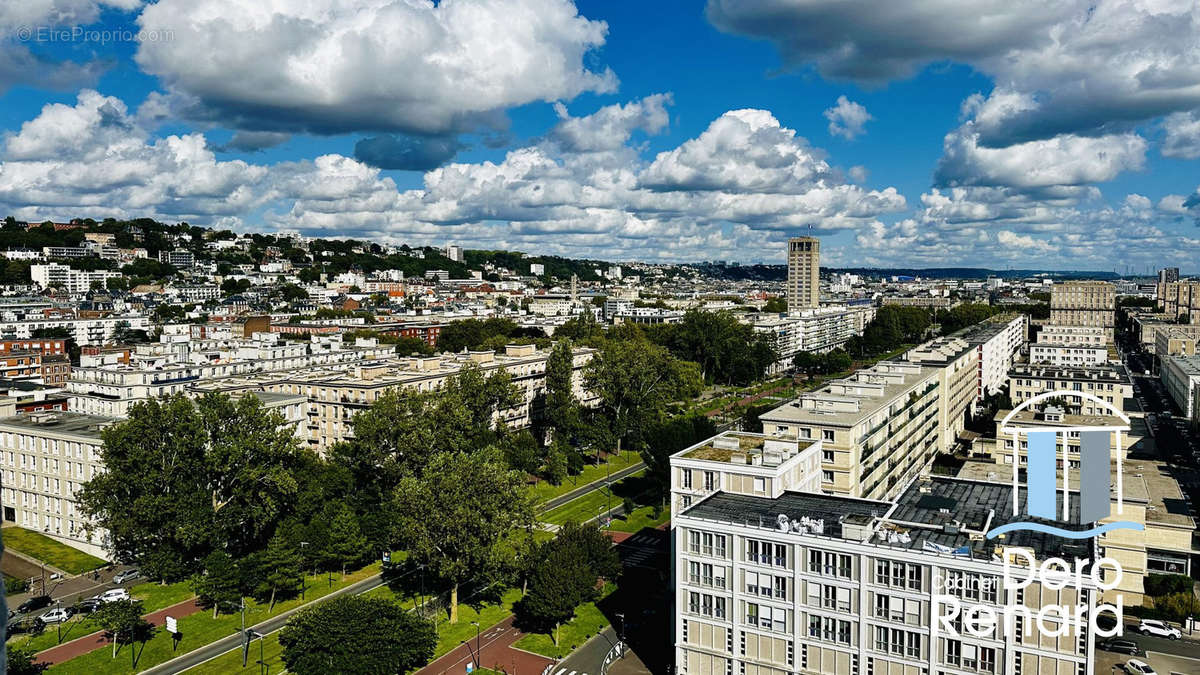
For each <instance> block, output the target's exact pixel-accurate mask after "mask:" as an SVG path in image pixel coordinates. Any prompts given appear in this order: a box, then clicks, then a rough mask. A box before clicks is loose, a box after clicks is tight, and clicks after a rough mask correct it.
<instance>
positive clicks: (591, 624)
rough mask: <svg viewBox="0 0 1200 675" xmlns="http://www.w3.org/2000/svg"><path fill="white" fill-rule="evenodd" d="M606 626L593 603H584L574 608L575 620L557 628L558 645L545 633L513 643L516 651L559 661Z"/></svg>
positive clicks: (612, 587) (609, 589) (609, 590)
mask: <svg viewBox="0 0 1200 675" xmlns="http://www.w3.org/2000/svg"><path fill="white" fill-rule="evenodd" d="M616 588H617V587H616V585H615V584H608V585H606V586H605V587H604V590H603V591H601V597H602V598H603V597H604V596H607V595H608V594H609V593H612V592H613V591H614V590H616ZM607 625H608V618H607V617H605V616H604V614H603V613H601V612H600V610H599V609H598V608H597V607H596V604H595V603H593V602H587V603H584V604H582V605H580V606H578V607H576V608H575V618H573V619H571V620H570V621H568V622H567V623H564V624H563V625H561V626H559V627H558V644H554V636H553V635H548V634H546V633H529V634H527V635H526V636H525V637H523V638H521V639H520V640H517V641H516V642H515V643H513V646H514V647H516V648H517V649H524V650H525V651H530V652H533V653H535V654H541V655H543V656H548V657H550V658H552V659H561V658H563V657H564V656H566V655H567V654H570V653H571V652H573V651H575V649H577V648H578V647H580V646H581V645H583V643H585V642H587V641H588V639H589V638H591V637H592V636H593V635H595V634H596V633H599V632H600V631H601V630H602V629H603V628H604V627H605V626H607Z"/></svg>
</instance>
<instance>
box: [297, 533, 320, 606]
mask: <svg viewBox="0 0 1200 675" xmlns="http://www.w3.org/2000/svg"><path fill="white" fill-rule="evenodd" d="M306 548H308V542H307V541H302V542H300V560H301V563H300V564H302V565H303V564H304V563H305V562H307V561H308V560H307V557H306V556H305V555H304V549H306ZM305 566H306V567H307V565H305ZM316 573H317V571H316V568H313V574H316ZM307 588H308V579H305V578H304V573H303V572H301V573H300V599H301V600H303V599H304V591H305V590H306V589H307Z"/></svg>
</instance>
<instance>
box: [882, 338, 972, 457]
mask: <svg viewBox="0 0 1200 675" xmlns="http://www.w3.org/2000/svg"><path fill="white" fill-rule="evenodd" d="M901 358H903V359H904V360H905V361H908V362H910V363H919V364H921V365H923V366H933V367H935V368H937V369H938V377H939V382H938V391H939V392H940V394H941V395H940V396H939V397H938V429H939V430H940V431H941V434H942V440H941V443H940V444H939V449H940V450H941V451H943V452H945V451H948V450H950V449H951V448H953V447H954V445H955V443H956V442H957V440H958V434H959V432H961V431H962V430H963V429H965V428H966V425H967V414H968V412H969V411H970V410H972V409H973V408H974V407H975V402H976V401H977V400H978V392H979V351H978V349H976V347H975V346H974V345H972V344H970V343H968V342H967V341H966V340H964V339H962V338H960V337H940V338H936V339H934V340H930V341H929V342H926V343H924V344H922V345H919V346H917V347H913V348H912V349H910V350H908V351H907V352H905V353H904V355H903V356H902V357H901Z"/></svg>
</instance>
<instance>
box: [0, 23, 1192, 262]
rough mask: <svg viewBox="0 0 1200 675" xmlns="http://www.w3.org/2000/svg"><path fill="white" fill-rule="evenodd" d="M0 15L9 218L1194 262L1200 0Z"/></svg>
mask: <svg viewBox="0 0 1200 675" xmlns="http://www.w3.org/2000/svg"><path fill="white" fill-rule="evenodd" d="M349 5H354V8H353V11H351V10H350V9H349V8H348V7H349ZM0 29H3V30H4V32H5V33H6V35H7V36H8V39H7V40H5V41H3V42H0V92H2V94H0V95H2V97H3V100H2V105H0V127H2V128H3V129H4V132H5V138H4V141H3V146H0V210H3V211H4V212H5V213H11V214H13V215H16V216H17V217H19V218H24V219H29V220H43V219H47V218H52V219H68V218H71V217H76V216H90V217H94V218H103V217H108V216H114V217H138V216H149V217H155V218H159V219H161V220H166V221H172V222H174V221H183V220H186V221H188V222H191V223H196V224H204V225H211V226H216V227H230V228H233V229H236V230H241V231H245V230H256V231H276V230H292V231H300V232H302V233H305V234H309V235H314V236H350V237H358V238H365V239H372V240H380V241H393V242H397V243H399V242H407V243H430V244H441V243H446V242H455V243H460V244H462V245H465V246H468V247H494V248H511V249H518V250H525V251H539V252H553V253H560V254H564V255H572V256H595V257H603V258H610V259H622V260H629V259H645V260H662V261H672V260H704V259H733V260H742V261H746V262H750V261H760V260H764V261H772V262H773V261H778V260H780V259H781V258H782V254H783V246H782V242H783V240H784V239H785V238H786V237H787V236H789V235H792V234H800V233H807V232H809V231H810V229H811V231H812V232H814V233H816V234H818V235H820V236H822V237H823V238H825V241H826V245H825V247H824V248H823V252H824V253H826V261H827V262H828V263H829V264H832V265H842V266H850V265H881V266H915V267H925V266H947V265H972V266H989V267H994V268H1004V267H1044V268H1049V269H1067V268H1071V269H1104V270H1114V269H1115V270H1117V271H1120V272H1125V271H1127V270H1132V271H1135V272H1143V271H1145V270H1147V269H1151V268H1154V267H1156V266H1161V265H1164V264H1172V265H1178V266H1180V267H1182V268H1184V270H1185V271H1192V272H1200V264H1198V263H1197V262H1196V261H1197V259H1198V256H1197V255H1196V253H1197V251H1198V250H1200V236H1198V234H1200V233H1198V232H1197V229H1196V223H1197V220H1198V219H1200V196H1198V192H1197V189H1198V183H1200V178H1198V176H1200V171H1197V162H1198V161H1200V93H1197V92H1200V82H1198V81H1197V80H1200V75H1197V73H1200V46H1198V45H1197V44H1196V41H1195V39H1194V36H1195V35H1196V34H1197V32H1198V29H1200V9H1198V8H1197V6H1196V3H1195V2H1178V3H1175V4H1174V5H1173V6H1171V5H1170V3H1167V5H1166V6H1160V5H1159V3H1150V2H1142V1H1140V0H1128V1H1123V2H1099V3H1095V2H1092V3H1076V2H1062V3H1053V4H1052V5H1050V4H1047V3H1040V2H1032V1H1029V2H1026V1H1025V0H1008V1H1006V2H993V1H992V0H979V1H978V2H974V3H964V2H943V1H942V0H931V1H929V2H921V3H916V2H914V3H895V6H893V5H887V6H885V7H880V6H879V5H877V4H875V3H869V2H865V1H858V0H852V1H850V2H836V3H835V2H815V1H808V0H763V1H762V2H758V3H744V2H735V1H734V0H710V2H709V3H708V5H707V6H704V5H701V4H699V3H694V2H675V1H664V2H656V3H613V2H599V1H587V2H578V3H576V4H572V3H571V2H569V1H568V0H470V1H464V0H452V1H450V2H442V3H439V4H437V5H434V4H430V3H424V2H418V1H416V0H364V1H363V2H361V3H344V2H337V1H335V0H313V1H309V2H305V3H296V4H289V3H286V2H275V3H249V4H248V3H239V2H236V1H235V0H187V1H185V0H160V1H159V2H157V3H143V2H141V1H140V0H48V2H46V3H37V4H36V6H18V7H10V8H7V9H4V10H0ZM106 31H107V32H106Z"/></svg>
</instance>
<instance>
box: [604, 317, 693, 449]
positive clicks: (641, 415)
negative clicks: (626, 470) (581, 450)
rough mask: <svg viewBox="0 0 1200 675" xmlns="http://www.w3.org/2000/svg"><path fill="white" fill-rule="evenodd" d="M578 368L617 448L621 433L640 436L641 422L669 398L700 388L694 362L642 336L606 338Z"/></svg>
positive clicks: (653, 415) (633, 437)
mask: <svg viewBox="0 0 1200 675" xmlns="http://www.w3.org/2000/svg"><path fill="white" fill-rule="evenodd" d="M584 373H585V375H584V377H585V379H586V381H587V385H588V387H590V388H591V390H592V391H593V392H595V393H596V395H597V396H599V397H600V406H601V408H602V409H603V410H604V412H605V414H606V415H607V417H608V421H609V428H610V430H611V433H612V436H613V438H614V439H615V441H616V446H617V451H618V452H619V451H620V450H621V442H622V441H623V440H625V439H627V438H628V439H630V440H633V441H634V442H635V443H638V442H640V439H641V435H642V433H643V431H644V429H645V427H646V425H647V424H648V423H649V422H650V421H651V420H655V419H657V418H658V416H659V415H660V414H661V413H662V410H663V408H664V406H665V405H666V404H667V403H668V402H669V401H673V400H676V399H680V398H683V397H685V396H688V395H691V394H693V393H695V392H697V391H699V389H700V378H699V374H698V373H697V372H696V370H695V368H694V367H689V365H687V364H684V363H682V362H680V361H678V360H676V359H675V358H674V357H672V356H671V355H670V354H669V353H668V352H667V350H666V349H664V348H662V347H659V346H658V345H655V344H652V343H650V342H648V341H646V340H622V341H613V342H609V343H608V344H607V345H605V347H604V349H603V351H602V352H601V353H600V354H599V355H598V356H596V357H595V358H593V359H592V360H591V361H590V362H588V365H587V368H586V369H585V371H584Z"/></svg>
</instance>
